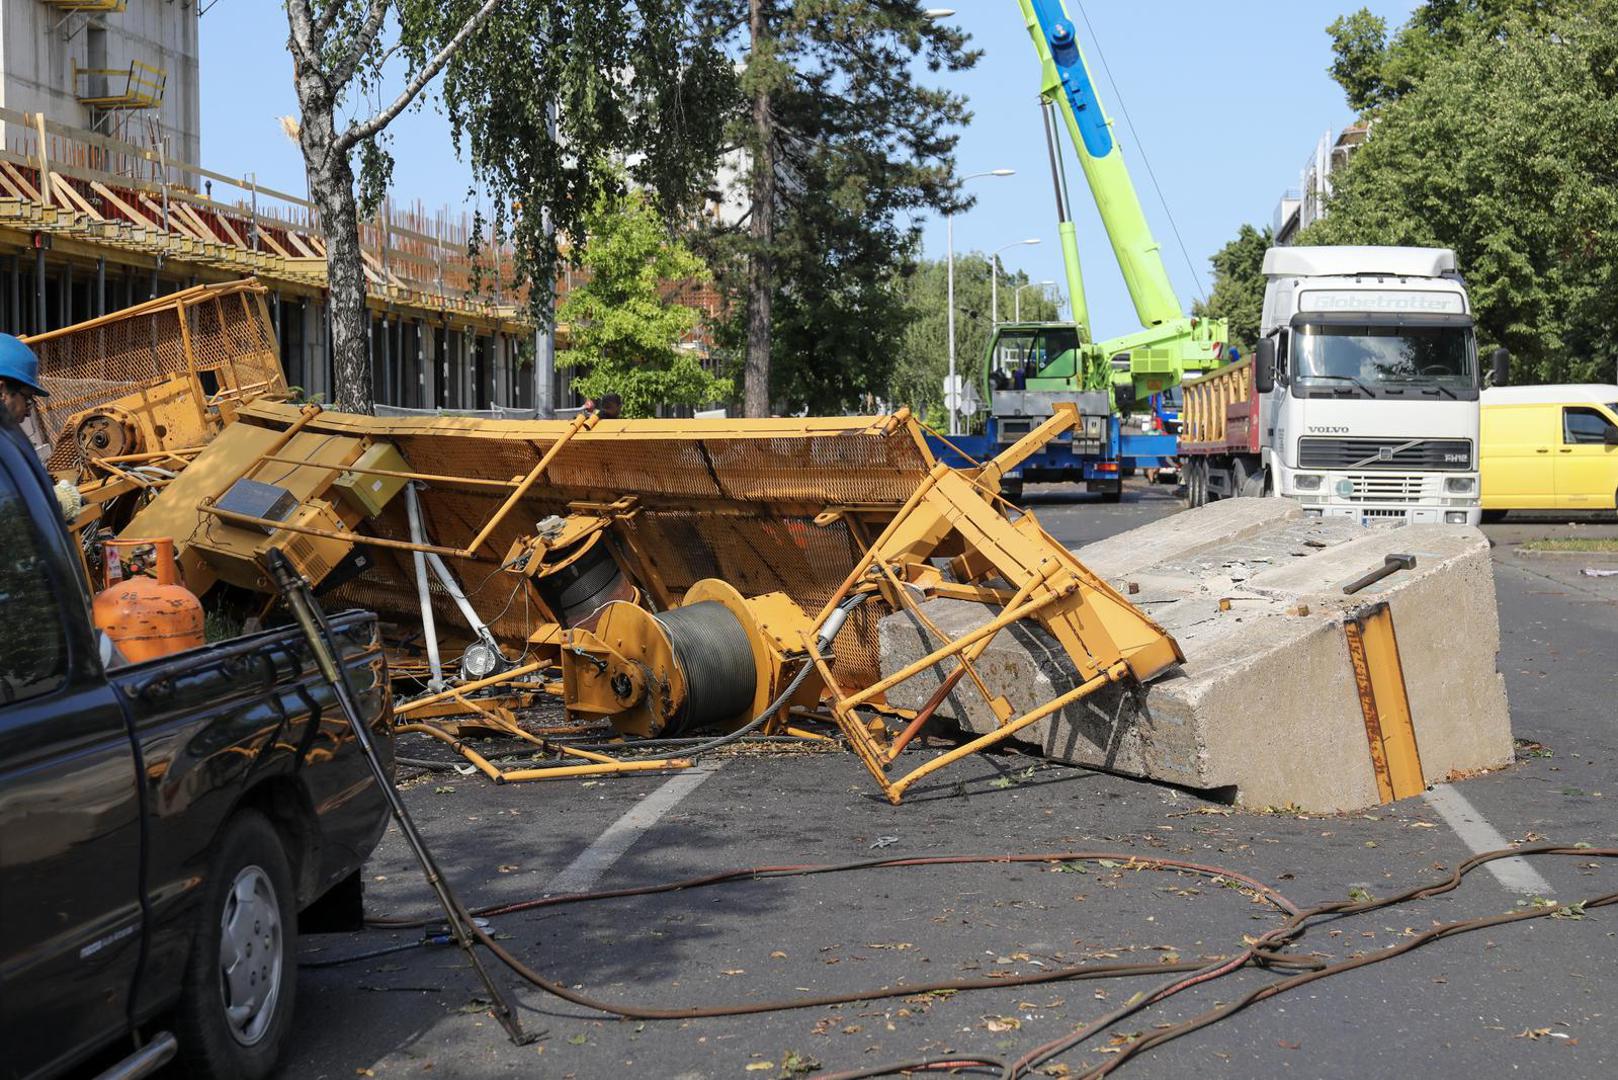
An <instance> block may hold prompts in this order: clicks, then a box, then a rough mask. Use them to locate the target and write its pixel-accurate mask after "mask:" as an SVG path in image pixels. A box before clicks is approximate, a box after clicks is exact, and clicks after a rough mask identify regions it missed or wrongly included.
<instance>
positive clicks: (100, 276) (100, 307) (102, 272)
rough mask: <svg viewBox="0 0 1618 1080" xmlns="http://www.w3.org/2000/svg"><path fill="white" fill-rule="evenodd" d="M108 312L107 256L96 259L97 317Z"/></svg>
mask: <svg viewBox="0 0 1618 1080" xmlns="http://www.w3.org/2000/svg"><path fill="white" fill-rule="evenodd" d="M106 313H107V257H106V256H105V255H102V256H100V257H99V258H97V259H96V306H95V314H96V318H98V319H99V318H100V317H101V316H103V315H105V314H106Z"/></svg>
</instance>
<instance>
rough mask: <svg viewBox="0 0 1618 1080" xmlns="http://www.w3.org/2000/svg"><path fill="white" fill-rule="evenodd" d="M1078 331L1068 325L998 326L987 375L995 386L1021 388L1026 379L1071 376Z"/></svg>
mask: <svg viewBox="0 0 1618 1080" xmlns="http://www.w3.org/2000/svg"><path fill="white" fill-rule="evenodd" d="M1078 350H1079V334H1078V331H1076V330H1074V329H1073V328H1072V327H1069V326H1054V327H1042V328H1039V329H1026V330H1025V329H1021V328H1018V329H1013V330H1002V331H1001V332H1000V336H999V337H998V338H996V339H995V343H994V353H993V355H992V357H991V358H990V363H991V369H990V375H991V377H992V379H993V381H994V383H995V386H996V388H997V389H1002V390H1009V389H1021V388H1022V385H1023V383H1025V382H1026V381H1027V380H1028V379H1032V378H1038V377H1040V376H1044V377H1045V378H1059V379H1066V378H1072V377H1073V375H1074V374H1075V373H1076V372H1077V370H1078V367H1077V362H1078Z"/></svg>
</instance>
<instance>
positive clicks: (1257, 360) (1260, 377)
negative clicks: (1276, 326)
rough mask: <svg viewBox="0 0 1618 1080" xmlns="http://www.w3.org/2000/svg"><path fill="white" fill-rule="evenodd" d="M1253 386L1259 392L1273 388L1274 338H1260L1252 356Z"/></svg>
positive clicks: (1265, 392)
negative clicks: (1256, 349) (1256, 350)
mask: <svg viewBox="0 0 1618 1080" xmlns="http://www.w3.org/2000/svg"><path fill="white" fill-rule="evenodd" d="M1253 386H1254V388H1256V389H1257V390H1258V392H1259V393H1261V394H1268V393H1270V392H1271V391H1273V390H1274V389H1275V339H1274V338H1273V337H1267V338H1260V339H1259V342H1258V352H1257V353H1255V354H1254V356H1253Z"/></svg>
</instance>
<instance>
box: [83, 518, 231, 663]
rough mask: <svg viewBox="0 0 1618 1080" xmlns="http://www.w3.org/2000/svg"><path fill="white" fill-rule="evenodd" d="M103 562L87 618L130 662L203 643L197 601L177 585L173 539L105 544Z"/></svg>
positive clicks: (200, 607) (200, 608) (199, 603)
mask: <svg viewBox="0 0 1618 1080" xmlns="http://www.w3.org/2000/svg"><path fill="white" fill-rule="evenodd" d="M103 562H104V563H105V565H106V571H105V579H106V587H105V588H103V589H102V590H101V591H100V592H99V593H97V594H96V598H95V602H94V603H93V604H92V605H91V614H92V617H93V619H94V622H95V625H96V627H97V629H99V630H101V631H102V632H103V633H104V634H106V635H107V636H108V637H109V638H111V639H112V640H113V641H114V642H115V643H116V644H117V646H118V650H119V651H120V652H122V653H123V654H124V656H125V657H126V658H128V660H129V661H130V662H131V663H139V662H140V661H142V660H151V659H154V658H156V657H159V656H168V655H169V654H170V653H177V652H180V651H182V650H184V649H192V648H195V647H197V646H198V645H201V644H203V643H204V641H205V640H206V639H205V638H204V636H203V628H202V626H203V619H202V601H200V600H198V599H197V598H196V596H195V595H193V594H192V593H191V592H190V591H189V590H187V589H186V587H185V586H183V585H181V584H180V583H179V575H178V573H177V572H176V570H175V566H174V541H173V540H169V539H166V538H165V539H161V540H108V541H107V544H106V548H105V554H104V556H103Z"/></svg>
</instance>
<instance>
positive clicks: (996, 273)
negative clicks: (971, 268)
mask: <svg viewBox="0 0 1618 1080" xmlns="http://www.w3.org/2000/svg"><path fill="white" fill-rule="evenodd" d="M1037 243H1039V238H1038V237H1037V236H1036V237H1034V238H1033V239H1030V240H1013V241H1012V242H1011V243H1009V244H1001V245H1000V246H999V247H997V248H995V249H994V252H993V254H991V255H990V256H989V332H990V333H993V332H994V328H995V327H997V326H999V325H1000V253H1001V252H1002V251H1006V250H1009V249H1010V248H1014V247H1023V246H1025V245H1028V244H1037Z"/></svg>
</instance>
